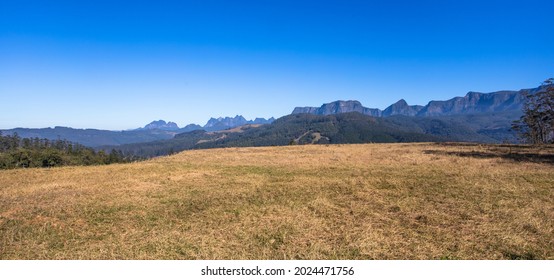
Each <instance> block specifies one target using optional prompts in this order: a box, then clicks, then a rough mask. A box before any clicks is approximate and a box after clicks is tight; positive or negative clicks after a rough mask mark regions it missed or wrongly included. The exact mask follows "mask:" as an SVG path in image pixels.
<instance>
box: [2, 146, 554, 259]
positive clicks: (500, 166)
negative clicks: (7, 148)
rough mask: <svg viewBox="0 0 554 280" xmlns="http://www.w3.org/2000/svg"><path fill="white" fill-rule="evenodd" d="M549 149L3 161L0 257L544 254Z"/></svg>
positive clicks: (549, 241)
mask: <svg viewBox="0 0 554 280" xmlns="http://www.w3.org/2000/svg"><path fill="white" fill-rule="evenodd" d="M553 154H554V149H552V148H545V147H541V148H529V147H526V146H501V145H496V146H483V145H459V144H451V145H439V144H364V145H327V146H324V145H307V146H288V147H264V148H227V149H210V150H195V151H186V152H183V153H180V154H177V155H173V156H169V157H162V158H157V159H154V160H150V161H146V162H139V163H130V164H116V165H109V166H89V167H61V168H48V169H20V170H4V171H0V259H554V164H553V162H552V161H551V159H552V155H553ZM534 159H538V160H534Z"/></svg>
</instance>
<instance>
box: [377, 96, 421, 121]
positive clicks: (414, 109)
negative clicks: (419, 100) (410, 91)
mask: <svg viewBox="0 0 554 280" xmlns="http://www.w3.org/2000/svg"><path fill="white" fill-rule="evenodd" d="M421 109H423V106H421V105H413V106H409V105H408V103H407V102H406V100H404V99H400V100H399V101H398V102H396V103H394V104H392V105H390V106H389V107H387V108H386V109H385V110H383V112H382V116H384V117H388V116H394V115H402V116H415V115H417V113H418V112H419V111H421Z"/></svg>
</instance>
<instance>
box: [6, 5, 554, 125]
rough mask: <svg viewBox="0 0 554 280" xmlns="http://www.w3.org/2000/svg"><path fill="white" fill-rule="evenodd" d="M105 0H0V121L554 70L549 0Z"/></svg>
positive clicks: (187, 111) (509, 85) (278, 107)
mask: <svg viewBox="0 0 554 280" xmlns="http://www.w3.org/2000/svg"><path fill="white" fill-rule="evenodd" d="M114 2H116V1H25V0H18V1H10V0H3V1H0V98H1V100H2V101H1V103H0V104H1V105H0V106H1V108H2V109H1V110H0V128H13V127H49V126H51V127H53V126H56V125H59V126H70V127H75V128H102V129H113V130H119V129H130V128H136V127H139V126H143V125H145V124H146V123H149V122H150V121H152V120H157V119H164V120H166V121H174V122H176V123H177V124H179V125H180V126H184V125H186V124H188V123H198V124H201V125H203V124H205V122H206V121H207V120H208V119H209V118H210V117H218V116H235V115H237V114H242V115H243V116H244V117H246V118H247V119H251V118H255V117H266V118H268V117H271V116H274V117H280V116H283V115H286V114H289V113H290V112H291V111H292V110H293V108H294V107H295V106H320V105H321V104H322V103H327V102H331V101H334V100H350V99H355V100H359V101H360V102H362V104H364V105H365V106H367V107H372V108H380V109H384V108H385V107H386V106H388V105H390V104H391V103H394V102H396V101H397V100H399V99H401V98H404V99H406V100H407V102H408V103H409V104H420V105H425V104H426V103H427V102H428V101H430V100H444V99H449V98H452V97H454V96H462V95H465V93H466V92H468V91H481V92H490V91H496V90H504V89H514V90H518V89H521V88H531V87H535V86H538V85H539V84H540V82H541V81H543V80H545V79H547V78H549V77H554V51H553V50H554V36H552V28H553V27H554V17H552V15H551V11H552V10H553V8H554V2H553V1H533V0H527V1H486V0H481V1H394V0H393V1H379V2H377V1H288V0H281V1H270V0H259V1H209V0H208V1H117V3H114ZM137 2H139V3H137Z"/></svg>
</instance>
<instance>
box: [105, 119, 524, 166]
mask: <svg viewBox="0 0 554 280" xmlns="http://www.w3.org/2000/svg"><path fill="white" fill-rule="evenodd" d="M468 118H469V119H468ZM477 118H478V117H476V116H475V117H473V118H471V117H470V116H463V118H457V117H455V116H450V117H448V118H446V117H445V118H442V117H407V116H392V117H388V118H374V117H370V116H367V115H363V114H361V113H357V112H354V113H344V114H337V115H323V116H322V115H313V114H294V115H289V116H285V117H282V118H279V119H277V120H275V121H274V122H273V123H272V124H269V125H260V126H243V127H242V129H239V130H223V131H218V132H206V131H193V132H188V133H182V134H177V135H176V136H175V138H173V139H168V140H161V141H155V142H149V143H136V144H129V145H122V146H118V147H115V148H117V149H120V150H122V151H123V152H124V153H125V154H128V155H137V156H142V157H152V156H160V155H167V154H171V153H175V152H179V151H183V150H189V149H205V148H223V147H248V146H250V147H256V146H284V145H291V144H346V143H395V142H444V141H472V142H483V143H495V142H501V141H502V140H504V139H500V137H505V138H508V137H509V136H510V135H512V139H513V133H511V132H505V133H500V132H498V133H497V135H491V136H489V135H487V134H485V133H480V132H479V131H480V130H481V128H482V126H481V125H480V124H477V123H474V124H473V127H468V126H467V125H466V121H470V120H473V119H477ZM494 119H495V118H490V117H489V118H484V120H486V121H484V120H483V121H482V122H480V123H485V122H486V123H487V124H488V125H487V126H485V127H494V125H492V124H490V123H492V122H494V121H493V120H494ZM501 132H503V131H501ZM492 136H497V137H498V138H495V137H492ZM113 148H114V147H111V146H108V147H103V149H105V150H111V149H113Z"/></svg>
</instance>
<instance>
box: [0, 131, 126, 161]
mask: <svg viewBox="0 0 554 280" xmlns="http://www.w3.org/2000/svg"><path fill="white" fill-rule="evenodd" d="M131 160H135V158H132V157H126V156H124V155H123V153H122V152H121V151H118V150H115V149H112V150H111V151H110V152H109V153H107V152H105V151H98V152H97V151H95V150H94V149H92V148H89V147H86V146H83V145H81V144H78V143H73V142H70V141H67V140H61V139H58V140H49V139H45V138H43V139H39V138H21V137H19V135H17V133H14V134H12V135H2V132H1V131H0V169H12V168H28V167H55V166H68V165H100V164H110V163H123V162H129V161H131Z"/></svg>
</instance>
